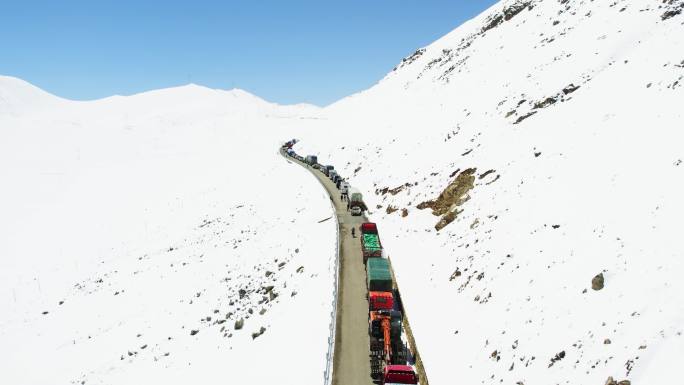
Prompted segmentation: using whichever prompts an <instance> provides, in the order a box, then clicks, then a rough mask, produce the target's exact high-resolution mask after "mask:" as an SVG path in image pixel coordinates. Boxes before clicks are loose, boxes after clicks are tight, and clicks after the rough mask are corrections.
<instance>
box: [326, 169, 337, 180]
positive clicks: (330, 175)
mask: <svg viewBox="0 0 684 385" xmlns="http://www.w3.org/2000/svg"><path fill="white" fill-rule="evenodd" d="M336 175H337V171H335V170H330V171H329V172H328V178H329V179H330V180H332V181H334V180H335V176H336Z"/></svg>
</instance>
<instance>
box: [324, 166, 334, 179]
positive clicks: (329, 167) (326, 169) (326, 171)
mask: <svg viewBox="0 0 684 385" xmlns="http://www.w3.org/2000/svg"><path fill="white" fill-rule="evenodd" d="M334 169H335V167H333V166H331V165H327V166H323V168H322V169H321V170H322V171H323V174H325V176H330V171H331V170H334Z"/></svg>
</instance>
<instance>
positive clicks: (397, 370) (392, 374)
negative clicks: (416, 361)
mask: <svg viewBox="0 0 684 385" xmlns="http://www.w3.org/2000/svg"><path fill="white" fill-rule="evenodd" d="M417 383H418V376H417V375H416V372H415V371H414V370H413V368H412V367H410V366H408V365H387V366H385V369H384V371H383V374H382V383H381V384H382V385H394V384H417Z"/></svg>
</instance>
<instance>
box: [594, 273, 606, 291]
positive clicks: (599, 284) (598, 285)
mask: <svg viewBox="0 0 684 385" xmlns="http://www.w3.org/2000/svg"><path fill="white" fill-rule="evenodd" d="M603 283H604V279H603V273H600V274H598V275H597V276H595V277H594V278H592V280H591V288H592V289H594V290H601V289H603Z"/></svg>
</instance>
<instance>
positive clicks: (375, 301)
mask: <svg viewBox="0 0 684 385" xmlns="http://www.w3.org/2000/svg"><path fill="white" fill-rule="evenodd" d="M368 308H369V310H370V311H375V310H392V309H394V296H393V295H392V292H387V291H371V292H370V293H368Z"/></svg>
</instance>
